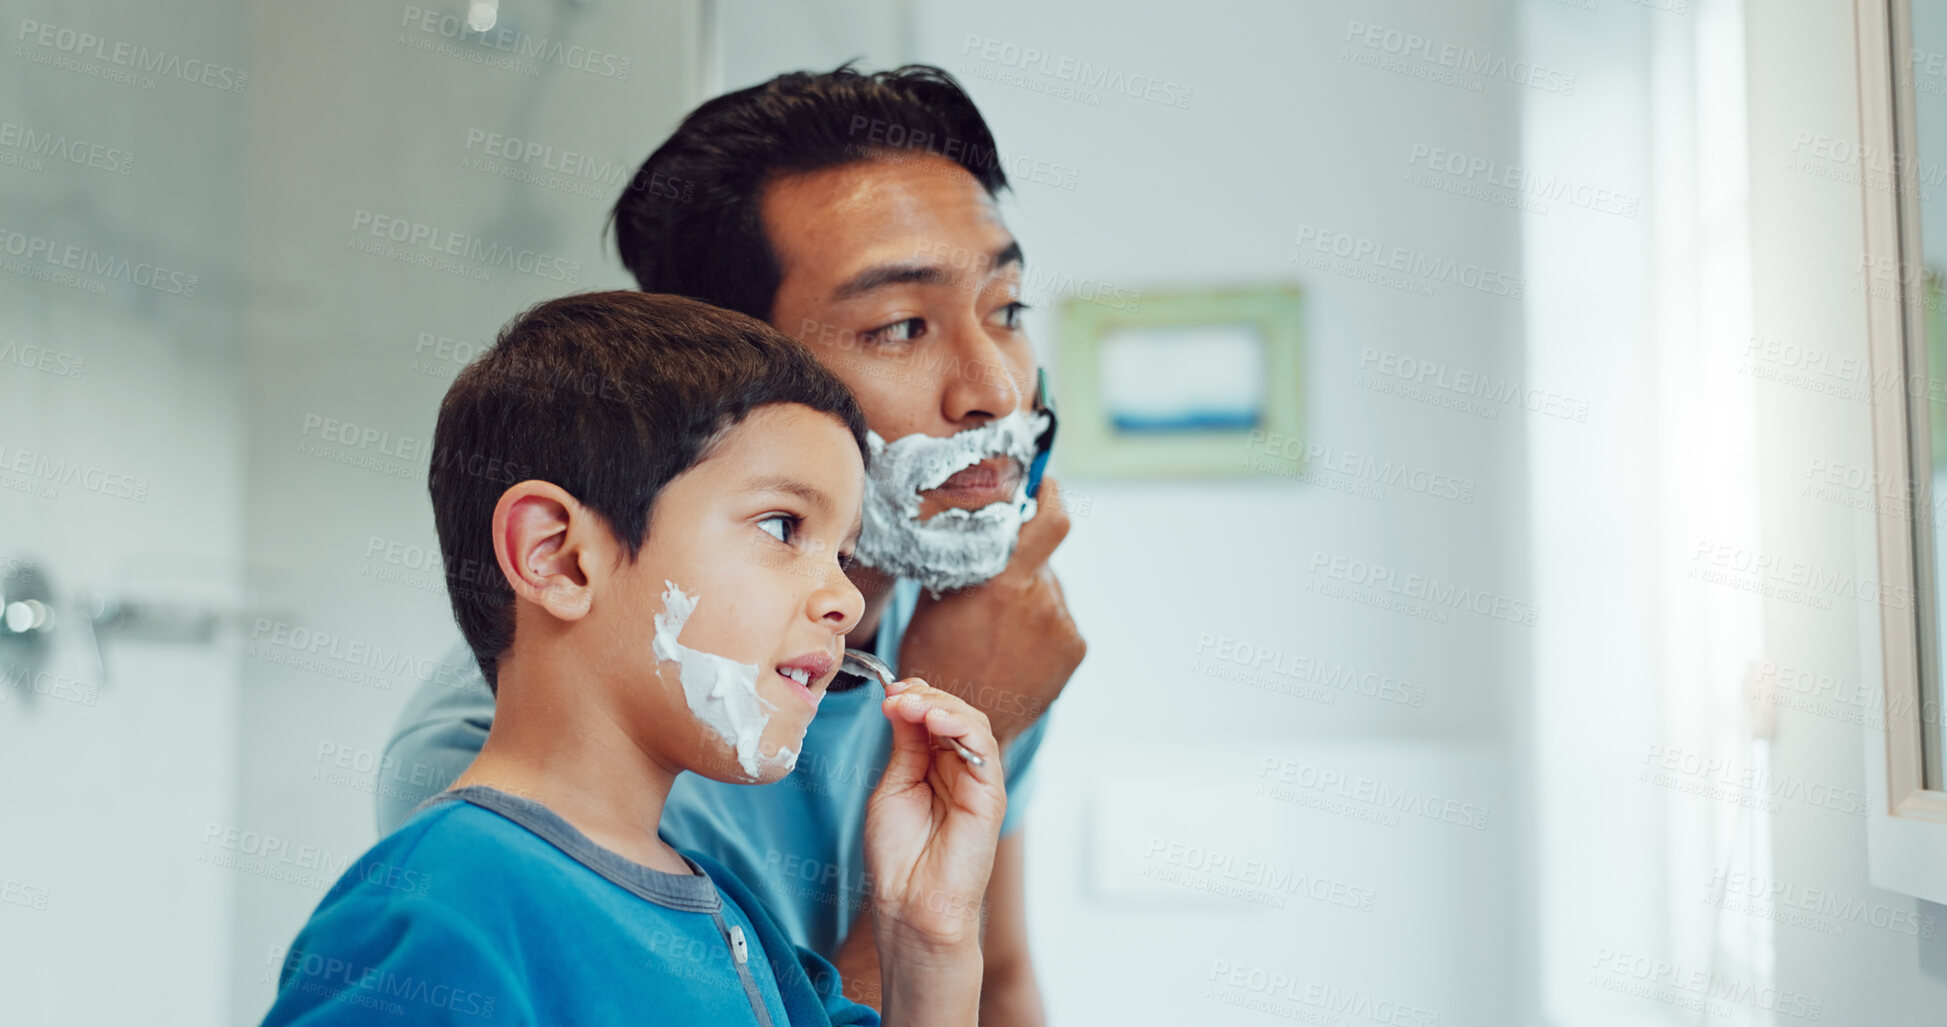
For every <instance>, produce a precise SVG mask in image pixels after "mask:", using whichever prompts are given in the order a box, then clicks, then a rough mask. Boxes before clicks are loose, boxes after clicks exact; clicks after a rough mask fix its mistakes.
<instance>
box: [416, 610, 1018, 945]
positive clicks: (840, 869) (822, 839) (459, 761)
mask: <svg viewBox="0 0 1947 1027" xmlns="http://www.w3.org/2000/svg"><path fill="white" fill-rule="evenodd" d="M918 600H919V584H918V583H917V582H914V581H910V580H901V581H899V582H898V583H897V584H896V585H895V586H894V588H893V592H892V597H891V599H890V600H888V602H887V604H886V610H885V613H884V615H883V616H882V617H881V619H880V622H879V632H878V637H877V641H876V644H875V649H876V650H877V654H878V656H879V658H880V659H882V660H884V661H886V664H887V666H891V667H895V668H896V667H898V665H899V664H898V657H899V643H900V640H901V639H903V638H904V637H905V634H906V625H907V623H908V622H910V621H911V620H912V616H913V607H914V605H915V604H916V603H917V602H918ZM884 698H885V689H884V688H882V687H881V686H880V685H879V684H878V682H876V681H873V682H867V683H866V684H864V685H861V686H859V687H857V688H852V689H848V690H846V691H843V692H827V693H826V695H825V698H824V700H823V701H822V702H820V703H819V706H818V715H817V716H815V717H813V718H812V721H811V727H810V728H809V729H808V730H807V731H806V732H805V739H804V749H803V751H802V753H801V754H800V755H799V757H798V765H797V769H795V770H793V771H792V772H791V774H790V776H789V777H786V778H785V779H784V780H782V781H779V782H778V783H776V784H770V785H747V784H726V783H724V782H721V781H712V780H710V779H708V778H704V777H699V776H698V775H696V774H683V775H680V776H678V777H677V779H676V785H675V787H674V788H673V789H671V791H670V793H669V801H668V804H667V805H665V806H664V807H663V820H662V836H663V837H664V838H665V839H666V840H668V842H669V843H670V844H671V845H673V846H675V847H676V848H678V849H684V850H688V851H693V852H700V853H703V854H705V855H707V856H709V857H710V858H712V859H714V860H716V861H717V862H719V863H721V864H723V865H724V866H725V867H727V868H729V869H730V871H731V872H732V873H733V874H735V875H737V877H738V878H739V879H741V880H742V881H743V882H744V884H746V885H747V886H749V887H750V888H751V890H752V891H753V892H755V893H756V895H757V897H758V898H759V899H760V900H761V901H762V902H763V903H764V906H765V908H766V909H768V910H769V911H770V914H771V916H773V917H774V918H776V921H777V924H778V926H779V927H781V928H783V929H784V933H785V935H786V936H787V937H789V938H790V939H791V941H792V942H793V943H795V944H798V945H802V946H804V947H806V948H808V949H811V950H812V951H813V952H816V953H818V954H820V955H822V956H824V957H826V958H827V959H830V958H834V957H835V956H836V955H837V953H838V947H839V944H840V943H841V942H843V941H844V940H845V935H846V933H847V932H848V931H850V930H851V927H852V922H853V921H854V920H855V919H856V918H857V917H858V916H859V915H860V914H862V913H864V912H865V911H866V900H867V899H868V898H869V896H870V895H871V882H870V879H869V878H868V877H867V875H866V872H865V802H866V798H867V797H868V796H870V795H871V794H872V790H873V788H875V787H877V786H878V784H879V774H880V771H881V770H883V769H884V767H885V765H886V757H887V755H888V754H890V753H891V752H892V727H891V725H889V724H888V723H887V722H886V718H885V715H884V714H883V713H881V712H880V711H879V703H880V701H881V700H882V699H884ZM493 708H494V707H493V694H492V693H491V692H489V691H487V684H486V680H485V678H483V677H482V676H481V674H480V669H479V667H478V666H477V665H476V664H475V663H474V660H473V653H472V652H471V651H470V650H468V649H467V647H466V646H465V645H461V646H459V647H457V648H456V649H455V650H454V651H453V653H452V654H451V655H449V656H448V657H447V659H446V660H445V661H444V662H443V663H441V664H440V666H439V668H438V669H437V671H436V672H435V674H434V675H433V677H432V678H431V679H430V680H428V681H427V682H425V683H424V684H421V685H420V686H419V691H418V692H417V693H416V694H415V695H414V696H413V698H412V701H411V702H410V703H409V704H408V705H407V706H406V709H405V712H404V713H403V714H401V715H400V718H399V726H398V729H397V730H396V731H395V732H394V733H393V737H392V740H391V742H390V743H389V744H388V745H387V746H386V752H385V756H384V759H383V761H382V765H381V769H380V771H379V780H378V782H377V792H378V807H379V809H378V815H379V830H380V831H381V832H385V831H390V830H392V829H393V828H394V827H396V826H398V824H399V823H400V821H402V820H403V819H404V818H405V817H406V815H407V814H408V813H409V812H410V811H411V810H412V809H413V808H414V807H416V806H418V805H419V804H420V803H421V802H424V801H425V800H426V799H427V798H428V797H429V796H431V795H434V794H435V793H437V792H439V791H440V790H442V789H444V788H445V787H446V786H447V785H448V784H451V783H452V781H453V780H454V779H455V778H457V777H459V776H460V774H461V773H462V772H463V771H465V770H466V768H467V765H468V764H470V763H472V762H473V757H474V756H475V755H476V754H478V753H479V752H480V746H481V745H482V744H484V743H485V742H486V740H487V729H488V728H489V727H491V726H492V724H493ZM1046 722H1047V717H1046V716H1045V715H1044V716H1043V717H1042V718H1041V719H1039V720H1037V721H1035V722H1034V723H1033V724H1031V725H1029V726H1028V728H1027V729H1026V730H1024V731H1022V732H1021V734H1020V735H1019V736H1017V737H1016V738H1015V739H1014V741H1013V742H1012V743H1011V744H1010V745H1009V746H1008V749H1007V752H1006V754H1005V756H1006V769H1007V800H1008V801H1007V815H1006V819H1005V820H1003V821H1002V823H1001V833H1002V834H1003V835H1006V834H1010V833H1012V832H1013V831H1014V830H1015V828H1016V827H1018V826H1019V823H1020V817H1021V814H1022V810H1023V807H1024V806H1025V805H1026V802H1025V801H1024V799H1025V797H1026V794H1027V793H1026V787H1027V782H1028V780H1029V775H1028V771H1029V767H1030V765H1031V764H1032V763H1033V760H1034V754H1035V751H1036V749H1038V748H1039V747H1040V744H1041V734H1042V731H1043V725H1045V724H1046Z"/></svg>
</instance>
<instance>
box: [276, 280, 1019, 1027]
mask: <svg viewBox="0 0 1947 1027" xmlns="http://www.w3.org/2000/svg"><path fill="white" fill-rule="evenodd" d="M864 440H865V421H864V419H863V416H862V415H861V414H860V412H859V410H858V408H857V406H856V405H855V404H854V403H853V401H852V398H851V395H850V394H849V393H848V392H847V391H846V390H845V387H844V386H843V385H842V384H840V383H839V382H838V380H837V379H836V378H835V377H833V376H832V375H831V373H830V372H829V371H827V370H825V369H824V368H823V367H822V366H821V365H819V364H818V362H817V361H816V360H815V359H814V358H813V357H812V356H810V354H809V353H807V352H806V351H805V350H803V349H802V348H801V347H800V346H799V344H797V343H796V342H793V341H792V340H790V339H787V338H785V337H784V336H782V335H779V334H778V333H776V332H775V331H774V330H772V329H771V328H769V327H768V326H766V325H764V324H763V323H761V322H759V321H756V320H754V319H752V318H749V317H745V316H743V315H740V314H734V313H730V312H727V311H722V310H718V309H716V308H713V307H709V306H706V305H704V304H701V303H697V302H694V301H691V300H684V299H678V298H675V297H670V296H658V295H652V294H647V293H636V292H610V293H596V294H589V295H582V296H571V297H568V298H566V299H560V300H555V301H553V302H549V303H544V304H541V305H540V306H538V307H535V308H534V309H532V310H530V311H528V312H527V313H525V314H523V315H522V316H520V317H518V318H516V319H515V320H514V321H513V322H512V323H511V324H509V325H508V326H507V328H506V329H504V330H503V331H502V332H501V335H500V338H499V340H498V342H497V343H496V344H495V346H494V347H493V348H492V349H491V350H489V351H488V352H487V353H486V354H485V355H483V356H482V357H481V358H480V359H479V360H478V361H476V362H475V363H474V364H472V365H471V366H469V367H468V368H467V369H466V370H465V371H464V372H462V373H461V374H460V376H459V378H458V379H457V380H455V381H454V383H453V387H452V388H451V389H450V390H449V391H448V392H447V395H446V400H445V402H444V403H443V404H442V405H441V407H440V415H439V424H438V427H437V429H436V430H435V434H434V452H435V456H434V457H433V468H432V474H431V491H432V499H433V512H434V517H435V520H436V522H437V526H438V530H439V538H440V548H441V553H442V556H443V557H444V559H445V564H446V568H447V578H448V586H449V591H450V592H451V596H452V602H453V611H454V616H455V617H456V619H457V620H458V621H459V624H460V629H461V632H462V633H463V634H464V635H465V636H466V640H467V643H468V644H469V645H470V646H471V647H472V649H473V651H474V654H475V656H476V657H477V658H478V660H479V663H480V666H481V668H482V669H483V671H484V672H485V673H486V676H487V681H488V684H489V685H490V686H491V687H492V688H493V689H494V691H495V715H494V721H493V728H492V730H491V732H490V733H489V735H488V738H487V741H486V744H485V746H484V747H483V748H482V749H481V751H480V755H479V757H478V758H477V759H475V761H474V762H473V764H472V766H471V767H470V768H469V769H468V770H467V771H466V773H465V774H463V775H461V777H460V778H459V779H458V780H456V781H455V782H454V785H453V788H452V789H451V790H449V791H447V792H445V793H442V794H440V795H438V796H435V797H434V798H433V799H431V800H428V802H427V803H426V804H424V805H422V806H421V807H420V808H419V809H418V811H417V812H416V813H415V814H414V815H413V816H411V817H410V818H409V819H408V820H407V821H406V822H405V823H404V824H402V825H401V826H400V827H399V828H398V829H397V830H396V831H394V832H393V833H392V834H390V835H388V836H387V837H385V838H384V839H382V840H381V841H379V843H378V844H377V845H375V846H373V847H372V849H371V850H370V851H368V852H367V853H366V854H365V855H364V856H363V857H361V858H360V859H359V860H358V861H357V862H356V863H354V864H353V866H352V867H351V868H350V870H348V871H347V873H346V874H345V875H344V877H343V878H342V879H340V880H339V881H338V882H337V884H336V885H334V886H333V887H332V889H331V891H330V892H329V893H328V894H327V895H326V896H325V898H324V900H323V901H322V902H321V903H319V906H318V909H317V910H316V911H315V912H314V913H313V914H312V916H311V920H310V922H309V923H307V924H306V925H305V927H304V929H303V931H302V932H300V933H299V935H298V938H297V940H296V941H295V942H294V943H293V944H292V947H291V949H290V952H289V953H288V955H287V956H286V958H285V959H284V962H283V966H282V969H281V971H280V973H279V981H278V996H277V1001H276V1004H275V1005H274V1006H273V1007H272V1009H271V1011H270V1015H269V1016H268V1017H267V1018H266V1020H265V1022H266V1023H267V1024H285V1023H302V1024H313V1023H339V1022H343V1023H354V1022H356V1023H366V1022H372V1021H379V1022H410V1023H430V1022H437V1023H473V1022H479V1021H485V1020H492V1021H494V1022H512V1023H516V1024H530V1023H532V1024H543V1023H545V1024H569V1023H572V1024H600V1023H610V1022H614V1023H630V1024H638V1023H656V1024H662V1023H666V1024H740V1023H743V1024H763V1025H778V1027H782V1025H784V1024H801V1023H827V1022H829V1023H848V1024H850V1023H857V1024H872V1023H878V1022H879V1018H878V1016H877V1015H875V1014H874V1013H873V1011H872V1010H871V1009H869V1008H867V1007H864V1006H858V1005H854V1004H852V1003H851V1002H849V1001H847V1000H846V999H845V998H844V997H843V995H842V994H841V991H840V987H839V982H838V980H837V975H836V973H835V972H834V971H833V970H832V968H831V965H830V964H829V963H827V962H826V961H825V960H824V959H823V958H821V957H819V956H817V955H816V954H814V953H811V952H809V951H808V950H804V949H801V948H797V947H795V946H793V945H791V943H790V942H789V941H787V940H786V939H785V936H784V935H783V934H782V933H781V932H780V931H779V930H778V928H777V927H776V925H775V924H774V922H773V921H772V919H771V917H770V916H769V915H768V914H767V913H766V911H765V910H764V908H763V907H762V906H761V904H759V903H757V902H756V901H755V900H754V899H753V898H752V897H751V894H750V892H749V890H748V889H747V888H746V887H745V886H744V884H743V883H742V882H740V881H738V880H737V879H736V878H735V877H734V876H732V875H730V874H729V873H728V872H727V871H724V870H723V869H722V867H721V866H719V865H716V864H715V863H713V862H712V861H710V860H708V859H707V858H705V857H700V856H698V855H694V854H685V853H679V852H677V851H676V850H675V849H673V848H671V847H670V846H669V845H667V844H665V843H664V842H663V841H662V840H661V838H660V837H659V836H658V834H657V824H658V820H659V819H660V816H661V812H662V808H663V803H664V800H665V799H666V798H667V796H668V794H669V790H670V785H671V783H672V782H673V781H674V780H675V778H676V777H677V775H679V774H681V773H683V772H684V771H689V772H692V773H696V774H701V775H703V776H706V777H709V778H713V779H716V780H719V781H737V782H749V783H752V784H762V783H765V782H770V781H775V780H777V779H779V778H781V777H783V776H784V775H785V774H787V773H789V772H790V770H791V766H792V762H793V760H794V759H795V753H796V751H797V749H798V747H799V746H800V744H801V743H802V739H803V736H804V732H805V728H806V726H807V725H808V724H809V723H810V721H811V717H812V715H813V713H814V712H815V711H816V710H817V706H818V702H819V699H820V698H821V697H822V696H823V695H824V692H825V689H826V686H827V685H829V684H830V683H831V680H832V678H833V676H834V675H835V674H836V673H837V670H838V663H839V660H840V658H841V656H842V655H843V651H844V645H845V633H846V632H847V631H849V630H850V629H851V628H852V627H853V626H854V624H856V622H857V621H858V618H859V616H860V611H861V609H862V606H863V599H862V597H861V596H860V594H859V592H858V590H857V589H856V588H854V587H853V586H852V584H851V582H850V581H849V580H848V579H847V578H846V576H845V569H844V565H845V563H846V562H847V561H848V560H849V553H850V550H851V547H852V545H853V544H854V543H855V541H856V540H857V537H858V532H859V517H860V506H861V498H862V495H863V488H864V459H863V453H864V449H865V441H864ZM886 691H887V692H888V693H889V694H888V696H887V698H886V699H885V701H884V703H883V712H884V714H885V716H886V717H887V718H888V719H889V720H890V721H891V724H892V729H893V735H894V741H893V752H892V755H891V758H890V759H889V761H888V762H887V765H886V769H885V773H884V776H883V777H882V778H881V780H880V783H879V787H878V789H877V791H876V792H874V794H873V797H872V800H871V803H870V806H869V809H868V812H867V816H866V827H865V849H866V860H867V864H868V866H869V867H870V873H871V878H872V881H873V891H874V894H873V908H874V915H875V922H874V927H875V931H876V944H877V947H878V953H879V959H880V967H881V981H882V986H883V992H882V1002H883V1005H882V1009H883V1010H884V1022H885V1023H887V1024H901V1025H918V1024H927V1025H931V1024H957V1025H972V1024H973V1023H974V1022H975V1017H976V1012H977V1011H976V1008H975V1007H976V1005H977V1002H978V996H979V990H980V973H981V957H980V952H979V937H978V934H979V906H980V900H981V896H982V893H983V891H984V890H985V888H986V885H987V880H988V875H989V872H990V871H991V869H992V866H993V857H994V849H995V844H996V839H997V837H998V834H999V831H1000V823H1001V817H1002V813H1003V812H1004V807H1005V805H1006V793H1005V790H1004V788H1003V785H1002V780H1001V774H1000V761H999V760H998V759H996V758H994V757H995V756H996V755H997V754H998V751H999V750H998V748H997V746H996V745H995V741H994V738H993V735H992V733H991V731H990V730H989V727H988V724H987V718H986V717H985V716H984V715H982V714H980V713H979V712H978V711H976V710H974V709H973V708H972V707H970V706H968V705H967V704H966V703H965V702H963V701H961V700H960V699H958V698H955V697H954V696H952V695H950V694H948V693H945V692H942V691H938V690H935V689H933V688H931V687H929V686H927V685H926V684H925V683H923V682H920V681H918V680H916V679H914V680H909V681H904V682H899V683H896V684H895V685H894V686H892V687H891V688H888V689H887V690H886ZM935 736H945V737H950V738H952V739H955V740H957V742H958V743H959V744H961V745H964V746H965V747H966V748H967V749H969V750H971V751H972V752H974V753H975V754H978V755H984V756H986V757H987V758H986V759H985V761H984V765H978V764H976V763H975V762H974V761H971V760H965V759H963V758H961V757H960V756H959V755H956V754H955V753H954V751H953V750H952V749H951V748H948V747H947V746H946V743H944V742H941V743H940V744H939V745H937V746H936V744H935ZM734 829H735V825H726V830H734ZM375 1010H376V1011H378V1012H383V1013H389V1014H394V1015H400V1016H402V1017H403V1021H387V1020H386V1019H384V1018H382V1017H380V1016H377V1015H374V1011H375Z"/></svg>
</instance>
